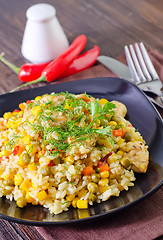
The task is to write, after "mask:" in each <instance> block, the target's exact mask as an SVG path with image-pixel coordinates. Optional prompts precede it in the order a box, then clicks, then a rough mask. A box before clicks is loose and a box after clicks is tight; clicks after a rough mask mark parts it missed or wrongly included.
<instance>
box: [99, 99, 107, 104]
mask: <svg viewBox="0 0 163 240" xmlns="http://www.w3.org/2000/svg"><path fill="white" fill-rule="evenodd" d="M99 102H100V104H101V105H105V103H107V102H108V100H107V99H105V98H101V99H100V101H99Z"/></svg>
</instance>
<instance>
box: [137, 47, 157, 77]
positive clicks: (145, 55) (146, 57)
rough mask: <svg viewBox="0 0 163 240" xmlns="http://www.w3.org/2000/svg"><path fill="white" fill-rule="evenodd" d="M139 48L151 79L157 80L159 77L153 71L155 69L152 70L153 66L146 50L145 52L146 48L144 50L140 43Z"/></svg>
mask: <svg viewBox="0 0 163 240" xmlns="http://www.w3.org/2000/svg"><path fill="white" fill-rule="evenodd" d="M140 48H141V50H142V54H143V57H144V59H145V62H146V64H147V67H148V70H149V72H150V74H151V76H152V77H153V79H159V76H158V74H157V72H156V70H155V68H154V66H153V64H152V62H151V59H150V58H149V55H148V53H147V50H146V48H145V46H144V44H143V43H142V42H141V43H140Z"/></svg>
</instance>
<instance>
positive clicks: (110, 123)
mask: <svg viewBox="0 0 163 240" xmlns="http://www.w3.org/2000/svg"><path fill="white" fill-rule="evenodd" d="M116 125H117V123H116V122H115V121H110V122H109V126H116Z"/></svg>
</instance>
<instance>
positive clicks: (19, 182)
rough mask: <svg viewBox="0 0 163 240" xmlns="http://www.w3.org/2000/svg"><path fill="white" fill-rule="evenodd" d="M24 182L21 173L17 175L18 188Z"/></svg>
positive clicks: (15, 182)
mask: <svg viewBox="0 0 163 240" xmlns="http://www.w3.org/2000/svg"><path fill="white" fill-rule="evenodd" d="M22 182H23V177H22V175H21V173H18V174H16V175H15V176H14V184H15V185H16V186H19V185H20V184H21V183H22Z"/></svg>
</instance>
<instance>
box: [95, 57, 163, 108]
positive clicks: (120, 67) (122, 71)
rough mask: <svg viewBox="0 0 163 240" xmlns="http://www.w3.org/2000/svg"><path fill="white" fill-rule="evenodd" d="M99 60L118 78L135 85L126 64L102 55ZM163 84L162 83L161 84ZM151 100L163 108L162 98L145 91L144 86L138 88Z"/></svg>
mask: <svg viewBox="0 0 163 240" xmlns="http://www.w3.org/2000/svg"><path fill="white" fill-rule="evenodd" d="M97 60H98V61H99V62H100V63H101V64H102V65H104V66H105V67H106V68H108V69H110V70H111V71H112V72H113V73H115V74H116V75H117V76H118V77H120V78H123V79H125V80H127V81H129V82H132V83H134V81H133V80H132V76H131V73H130V70H129V67H128V66H126V65H125V64H123V63H121V62H120V61H118V60H116V59H114V58H112V57H108V56H104V55H101V56H99V57H98V58H97ZM160 84H161V83H160ZM138 87H139V88H140V89H141V90H142V91H143V92H144V93H145V94H146V95H147V97H148V99H150V101H152V102H154V103H155V104H156V105H158V106H159V107H161V108H163V104H162V100H160V97H159V96H158V95H156V94H155V93H153V92H151V91H149V90H148V89H145V87H144V85H143V84H142V85H139V86H138ZM157 88H158V86H157Z"/></svg>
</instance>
